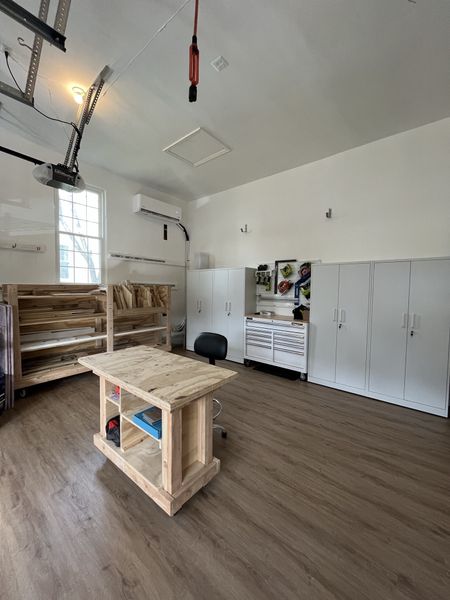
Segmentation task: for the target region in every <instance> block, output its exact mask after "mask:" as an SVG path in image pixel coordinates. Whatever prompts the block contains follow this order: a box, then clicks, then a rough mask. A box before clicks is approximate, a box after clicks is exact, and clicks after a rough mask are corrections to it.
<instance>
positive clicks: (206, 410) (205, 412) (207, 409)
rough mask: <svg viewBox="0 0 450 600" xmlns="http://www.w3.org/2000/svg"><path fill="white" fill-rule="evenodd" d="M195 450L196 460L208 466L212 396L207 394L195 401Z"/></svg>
mask: <svg viewBox="0 0 450 600" xmlns="http://www.w3.org/2000/svg"><path fill="white" fill-rule="evenodd" d="M197 403H198V417H197V448H198V460H199V461H200V462H201V463H203V464H204V465H209V463H210V462H211V461H212V459H213V396H212V394H207V395H206V396H203V398H199V399H198V400H197Z"/></svg>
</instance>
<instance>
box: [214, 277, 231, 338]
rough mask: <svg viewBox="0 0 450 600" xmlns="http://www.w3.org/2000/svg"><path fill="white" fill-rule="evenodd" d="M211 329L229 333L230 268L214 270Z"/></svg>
mask: <svg viewBox="0 0 450 600" xmlns="http://www.w3.org/2000/svg"><path fill="white" fill-rule="evenodd" d="M211 331H212V332H213V333H220V334H221V335H224V336H225V337H227V335H228V270H227V269H219V270H217V271H213V286H212V317H211Z"/></svg>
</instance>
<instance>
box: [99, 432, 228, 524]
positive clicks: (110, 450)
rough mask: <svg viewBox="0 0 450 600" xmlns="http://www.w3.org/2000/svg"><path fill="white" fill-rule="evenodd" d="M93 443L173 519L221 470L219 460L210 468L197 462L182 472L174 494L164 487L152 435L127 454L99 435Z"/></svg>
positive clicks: (216, 459)
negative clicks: (180, 480)
mask: <svg viewBox="0 0 450 600" xmlns="http://www.w3.org/2000/svg"><path fill="white" fill-rule="evenodd" d="M94 444H95V446H96V448H97V449H98V450H100V452H102V453H103V454H104V455H105V456H106V458H108V459H109V460H110V461H111V462H112V463H114V464H115V465H116V467H118V468H119V469H120V470H121V471H123V472H124V473H125V475H127V476H128V477H129V478H130V479H131V480H132V481H133V482H134V483H135V484H136V485H137V486H138V487H140V488H141V490H142V491H143V492H144V493H145V494H147V496H149V497H150V498H151V499H152V500H153V501H154V502H155V503H156V504H157V505H158V506H159V507H160V508H162V509H163V510H164V511H165V512H166V513H167V514H168V515H170V516H173V515H174V514H175V513H176V512H177V511H178V510H180V508H181V507H182V506H183V504H184V503H185V502H187V501H188V500H189V498H191V497H192V496H193V495H194V494H196V493H197V492H198V490H200V489H201V488H202V487H203V486H205V485H206V484H207V483H209V481H211V479H212V478H213V477H214V476H215V475H217V473H218V472H219V470H220V460H219V459H218V458H213V460H212V462H211V463H210V464H209V465H204V464H202V463H201V462H199V461H195V462H194V463H192V464H191V465H189V467H187V468H186V469H185V470H184V471H183V478H182V483H181V487H180V488H179V489H178V490H177V491H176V493H175V494H174V495H172V494H169V493H168V492H166V491H165V490H164V488H163V487H162V468H161V460H162V458H161V450H160V448H159V445H158V442H157V441H156V440H154V439H153V438H151V437H150V436H147V438H146V439H144V440H143V441H142V442H140V443H139V444H137V445H136V446H133V447H132V448H130V449H129V450H126V451H125V452H122V450H120V448H118V447H117V446H116V445H115V444H114V443H113V442H110V441H108V440H107V439H106V438H104V437H102V435H101V434H100V433H96V434H95V435H94Z"/></svg>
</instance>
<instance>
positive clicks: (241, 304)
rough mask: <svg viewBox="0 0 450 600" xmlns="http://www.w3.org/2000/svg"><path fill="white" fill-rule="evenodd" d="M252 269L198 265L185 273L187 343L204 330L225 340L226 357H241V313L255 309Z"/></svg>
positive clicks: (241, 360) (242, 315)
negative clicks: (222, 336) (206, 267)
mask: <svg viewBox="0 0 450 600" xmlns="http://www.w3.org/2000/svg"><path fill="white" fill-rule="evenodd" d="M255 304H256V281H255V270H254V269H248V268H239V269H200V270H190V271H188V273H187V329H186V347H187V348H188V350H193V349H194V342H195V339H196V338H197V336H198V335H199V334H200V333H202V332H203V331H210V332H212V333H220V334H221V335H224V336H225V337H226V338H227V340H228V355H227V359H228V360H232V361H235V362H240V363H242V362H243V361H244V318H243V317H244V315H245V314H247V313H253V312H254V311H255V309H256V307H255Z"/></svg>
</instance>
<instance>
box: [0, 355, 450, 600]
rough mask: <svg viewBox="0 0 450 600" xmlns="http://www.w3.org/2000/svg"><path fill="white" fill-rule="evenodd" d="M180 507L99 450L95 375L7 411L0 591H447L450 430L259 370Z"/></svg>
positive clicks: (241, 383)
mask: <svg viewBox="0 0 450 600" xmlns="http://www.w3.org/2000/svg"><path fill="white" fill-rule="evenodd" d="M225 364H228V365H229V366H230V367H232V368H235V369H236V370H238V371H239V372H240V377H239V378H238V379H237V380H235V381H233V382H232V383H230V384H229V385H227V386H226V387H224V388H223V389H222V390H220V391H219V393H218V394H217V396H218V397H219V398H220V399H221V400H223V403H224V413H223V415H222V416H221V419H220V422H221V423H222V424H223V425H225V426H226V427H227V428H228V430H229V437H228V439H227V440H222V439H221V438H220V437H219V436H218V437H216V438H215V454H216V456H218V457H219V458H220V459H221V461H222V470H221V473H220V474H219V475H218V476H217V477H216V478H215V479H214V480H213V481H212V482H211V483H210V484H209V485H208V486H207V488H205V489H204V490H202V491H201V492H199V493H198V494H197V495H196V496H194V498H193V499H191V500H190V501H189V502H188V503H187V504H186V505H185V506H184V508H183V509H182V510H181V511H180V512H179V513H178V514H177V515H176V516H175V517H174V518H172V519H171V518H169V517H167V516H166V515H165V514H164V513H163V512H162V511H161V510H160V509H158V508H157V506H156V505H154V504H153V503H152V502H151V501H150V500H149V499H148V498H147V497H146V496H145V495H144V494H143V493H142V492H141V491H140V490H139V489H138V488H137V487H136V486H135V485H134V484H133V483H132V482H131V481H129V480H128V479H127V478H126V477H125V476H124V475H123V474H122V473H121V472H120V471H118V470H117V469H116V468H115V467H114V466H113V465H112V464H111V463H109V462H108V461H107V460H106V459H105V458H104V457H103V456H102V455H101V454H100V453H99V452H97V451H96V449H95V448H94V446H93V443H92V434H93V433H94V432H96V431H97V427H98V398H97V393H98V384H97V378H96V377H94V376H92V375H91V374H84V375H79V376H76V377H72V378H70V379H66V380H62V381H59V382H53V383H51V384H44V385H42V386H40V387H37V388H35V390H33V391H31V392H30V394H29V397H28V398H26V399H25V400H19V401H18V403H17V408H16V409H15V410H13V411H10V412H9V413H8V414H5V415H4V416H3V417H1V418H0V453H1V456H0V598H1V599H2V600H28V599H29V600H40V599H42V600H51V599H55V600H61V599H65V598H67V599H69V598H70V599H71V600H73V599H76V600H77V599H80V600H87V599H91V598H93V599H103V598H105V599H106V598H108V599H112V600H115V599H119V598H121V599H122V598H126V599H133V600H134V599H141V598H142V599H161V600H170V599H172V598H173V599H183V600H203V599H204V600H213V599H222V598H223V599H227V600H229V599H237V600H246V599H253V598H255V599H258V600H265V599H275V598H276V599H277V600H279V599H291V598H292V599H300V600H332V599H333V600H335V599H337V600H365V599H367V600H369V599H370V600H375V599H377V600H448V599H449V598H450V423H449V421H447V420H445V419H441V418H439V417H433V416H429V415H426V414H421V413H418V412H414V411H410V410H407V409H403V408H400V407H396V406H390V405H387V404H383V403H381V402H376V401H374V400H369V399H364V398H360V397H357V396H352V395H350V394H347V393H344V392H338V391H335V390H331V389H327V388H322V387H319V386H315V385H313V384H308V383H304V382H300V381H289V380H286V379H282V378H279V377H274V376H272V375H268V374H266V373H262V372H258V371H255V370H253V369H245V368H244V367H240V366H235V365H232V364H231V363H225Z"/></svg>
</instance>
